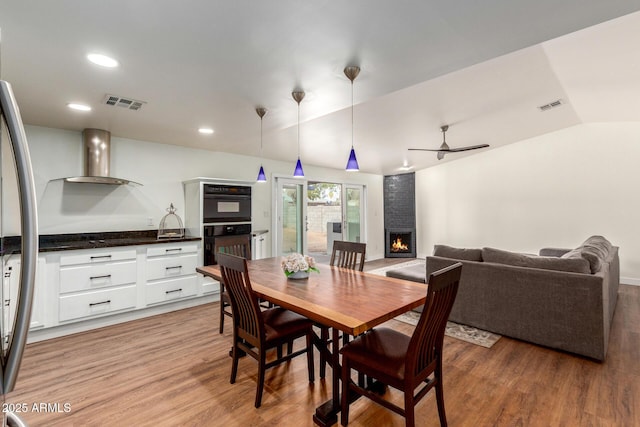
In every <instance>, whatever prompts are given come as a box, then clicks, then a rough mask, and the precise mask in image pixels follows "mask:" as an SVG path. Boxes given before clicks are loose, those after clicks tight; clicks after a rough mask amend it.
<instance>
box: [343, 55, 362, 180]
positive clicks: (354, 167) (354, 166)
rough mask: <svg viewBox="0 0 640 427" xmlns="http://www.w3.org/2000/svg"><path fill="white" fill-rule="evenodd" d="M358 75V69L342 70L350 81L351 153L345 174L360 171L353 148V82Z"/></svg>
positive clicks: (346, 68) (355, 67) (348, 68)
mask: <svg viewBox="0 0 640 427" xmlns="http://www.w3.org/2000/svg"><path fill="white" fill-rule="evenodd" d="M358 74H360V67H357V66H349V67H345V68H344V75H345V76H347V78H348V79H349V80H351V152H350V153H349V160H347V167H346V168H345V169H346V170H347V172H357V171H359V170H360V166H358V159H356V150H355V149H354V148H353V81H354V80H355V79H356V77H358Z"/></svg>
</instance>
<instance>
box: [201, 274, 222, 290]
mask: <svg viewBox="0 0 640 427" xmlns="http://www.w3.org/2000/svg"><path fill="white" fill-rule="evenodd" d="M200 280H201V283H202V293H203V294H210V293H213V292H217V293H220V282H218V281H217V280H213V278H211V277H208V276H204V277H202V278H201V279H200Z"/></svg>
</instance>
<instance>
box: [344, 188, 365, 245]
mask: <svg viewBox="0 0 640 427" xmlns="http://www.w3.org/2000/svg"><path fill="white" fill-rule="evenodd" d="M363 193H364V189H363V187H362V186H356V185H345V203H344V218H345V220H344V228H345V229H344V230H343V233H342V235H343V239H344V240H347V241H349V242H362V241H364V239H363V237H362V224H363V211H362V206H363V203H362V201H363Z"/></svg>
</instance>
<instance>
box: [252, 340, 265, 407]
mask: <svg viewBox="0 0 640 427" xmlns="http://www.w3.org/2000/svg"><path fill="white" fill-rule="evenodd" d="M265 358H266V354H265V352H264V350H263V349H260V361H259V362H258V363H259V366H258V384H257V389H256V403H255V407H256V408H259V407H260V405H261V404H262V391H263V390H264V371H265V364H266V360H265Z"/></svg>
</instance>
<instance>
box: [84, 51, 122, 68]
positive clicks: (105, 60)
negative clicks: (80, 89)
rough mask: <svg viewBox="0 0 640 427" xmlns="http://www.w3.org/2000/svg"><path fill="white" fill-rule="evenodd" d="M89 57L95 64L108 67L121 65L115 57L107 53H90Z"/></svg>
mask: <svg viewBox="0 0 640 427" xmlns="http://www.w3.org/2000/svg"><path fill="white" fill-rule="evenodd" d="M87 59H88V60H89V61H91V62H93V63H94V64H97V65H100V66H102V67H107V68H115V67H117V66H118V65H120V64H119V63H118V61H116V60H115V59H113V58H110V57H108V56H106V55H101V54H99V53H90V54H89V55H87Z"/></svg>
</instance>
